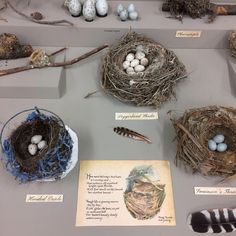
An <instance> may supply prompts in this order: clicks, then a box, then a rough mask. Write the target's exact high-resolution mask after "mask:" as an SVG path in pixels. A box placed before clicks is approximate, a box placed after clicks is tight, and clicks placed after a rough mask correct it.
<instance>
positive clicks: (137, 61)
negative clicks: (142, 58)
mask: <svg viewBox="0 0 236 236" xmlns="http://www.w3.org/2000/svg"><path fill="white" fill-rule="evenodd" d="M137 65H139V60H138V59H134V60H133V61H131V63H130V66H131V67H135V66H137Z"/></svg>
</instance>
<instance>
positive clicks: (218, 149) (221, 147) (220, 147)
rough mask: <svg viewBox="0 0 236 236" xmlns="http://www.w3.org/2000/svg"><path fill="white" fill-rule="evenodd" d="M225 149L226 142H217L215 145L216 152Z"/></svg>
mask: <svg viewBox="0 0 236 236" xmlns="http://www.w3.org/2000/svg"><path fill="white" fill-rule="evenodd" d="M226 150H227V144H226V143H219V144H218V145H217V151H218V152H224V151H226Z"/></svg>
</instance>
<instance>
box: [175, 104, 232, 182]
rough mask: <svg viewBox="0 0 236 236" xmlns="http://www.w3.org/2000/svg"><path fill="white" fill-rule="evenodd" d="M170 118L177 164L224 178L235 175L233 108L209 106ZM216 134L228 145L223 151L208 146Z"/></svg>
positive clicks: (204, 173)
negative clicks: (221, 136)
mask: <svg viewBox="0 0 236 236" xmlns="http://www.w3.org/2000/svg"><path fill="white" fill-rule="evenodd" d="M171 119H172V122H173V125H174V127H175V130H176V133H177V141H178V146H177V154H176V161H177V162H176V163H177V165H178V164H179V161H182V162H183V163H184V164H185V165H186V166H189V167H191V168H192V170H193V171H194V172H199V173H201V174H203V175H207V176H208V175H214V176H220V177H223V179H227V178H230V177H231V178H232V177H234V176H235V175H236V109H234V108H229V107H221V106H209V107H203V108H196V109H190V110H187V111H185V113H184V114H183V116H182V117H180V118H179V119H174V118H173V117H172V118H171ZM217 134H223V135H224V136H225V143H226V144H227V145H228V149H227V151H225V152H223V153H220V152H216V151H210V150H209V149H208V140H209V139H212V138H213V137H214V136H215V135H217Z"/></svg>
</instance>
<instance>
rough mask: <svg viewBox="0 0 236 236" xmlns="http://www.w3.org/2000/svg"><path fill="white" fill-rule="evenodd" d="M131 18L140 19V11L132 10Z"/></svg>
mask: <svg viewBox="0 0 236 236" xmlns="http://www.w3.org/2000/svg"><path fill="white" fill-rule="evenodd" d="M129 18H130V20H137V19H138V12H136V11H132V12H130V13H129Z"/></svg>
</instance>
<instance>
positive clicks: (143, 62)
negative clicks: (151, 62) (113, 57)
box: [123, 47, 148, 75]
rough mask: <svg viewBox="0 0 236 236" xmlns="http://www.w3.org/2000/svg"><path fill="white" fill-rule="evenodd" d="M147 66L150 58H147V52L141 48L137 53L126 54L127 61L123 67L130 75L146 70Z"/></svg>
mask: <svg viewBox="0 0 236 236" xmlns="http://www.w3.org/2000/svg"><path fill="white" fill-rule="evenodd" d="M137 48H138V47H137ZM147 66H148V59H147V58H146V55H145V53H144V52H142V51H140V50H137V52H136V53H135V54H134V53H129V54H128V55H127V56H126V58H125V61H124V62H123V69H124V70H125V71H126V73H127V74H129V75H133V74H135V73H138V72H143V71H145V69H146V67H147Z"/></svg>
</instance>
